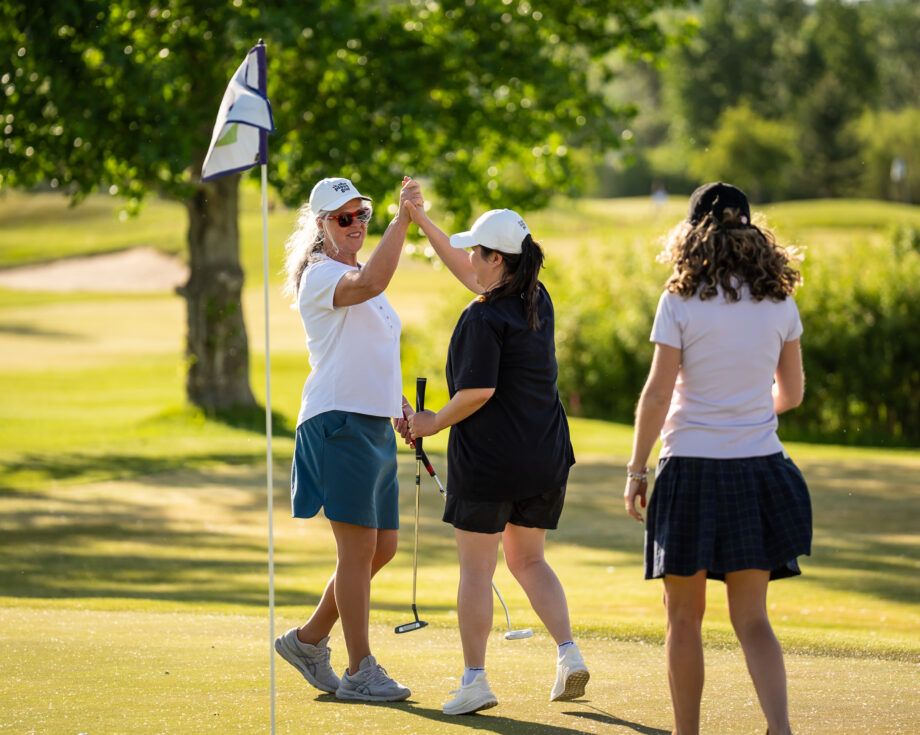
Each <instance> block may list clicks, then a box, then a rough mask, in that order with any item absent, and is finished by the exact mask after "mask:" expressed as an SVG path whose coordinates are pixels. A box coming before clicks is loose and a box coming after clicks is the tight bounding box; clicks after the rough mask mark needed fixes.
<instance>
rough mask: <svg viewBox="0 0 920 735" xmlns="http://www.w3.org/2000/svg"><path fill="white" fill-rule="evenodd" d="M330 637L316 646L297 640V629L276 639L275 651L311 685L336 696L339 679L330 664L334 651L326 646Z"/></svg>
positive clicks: (292, 629)
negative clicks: (331, 654) (330, 656)
mask: <svg viewBox="0 0 920 735" xmlns="http://www.w3.org/2000/svg"><path fill="white" fill-rule="evenodd" d="M328 642H329V636H326V637H325V638H323V639H322V640H321V641H320V642H319V643H317V644H316V645H315V646H312V645H310V644H309V643H302V642H301V641H299V640H298V639H297V628H291V629H290V630H289V631H288V632H287V633H284V634H283V635H279V636H278V637H277V638H275V650H276V651H277V652H278V653H279V654H280V656H281V658H283V659H284V660H285V661H287V662H288V663H289V664H290V665H291V666H293V667H294V668H295V669H297V670H298V671H299V672H300V673H301V674H302V675H303V678H304V679H306V680H307V681H308V682H310V684H312V685H313V686H315V687H316V688H317V689H319V690H320V691H323V692H329V693H330V694H334V693H335V690H336V689H338V688H339V684H340V683H341V682H340V681H339V677H338V676H337V675H336V673H335V671H333V670H332V666H331V665H330V664H329V654H330V653H331V652H332V649H330V648H329V646H327V645H326V644H327V643H328Z"/></svg>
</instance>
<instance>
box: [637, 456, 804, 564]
mask: <svg viewBox="0 0 920 735" xmlns="http://www.w3.org/2000/svg"><path fill="white" fill-rule="evenodd" d="M647 516H648V517H647V519H646V528H645V578H646V579H657V578H659V577H663V576H664V575H666V574H675V575H678V576H690V575H693V574H696V573H697V572H698V571H700V570H701V569H705V570H706V576H707V577H708V578H709V579H721V580H722V581H724V580H725V574H726V573H727V572H737V571H741V570H743V569H764V570H768V571H769V572H770V579H781V578H783V577H792V576H795V575H797V574H801V570H800V569H799V564H798V561H797V557H798V556H801V555H802V554H810V553H811V500H810V498H809V496H808V486H807V485H806V484H805V479H804V478H803V477H802V473H801V472H800V471H799V468H798V467H796V466H795V464H794V463H793V461H792V460H791V459H789V458H788V457H786V456H785V455H784V454H783V453H778V454H771V455H768V456H765V457H744V458H741V459H704V458H699V457H665V458H663V459H662V460H661V461H660V462H659V463H658V470H657V472H656V475H655V485H654V488H653V492H652V496H651V499H650V500H649V506H648V514H647Z"/></svg>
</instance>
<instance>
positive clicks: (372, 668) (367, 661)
mask: <svg viewBox="0 0 920 735" xmlns="http://www.w3.org/2000/svg"><path fill="white" fill-rule="evenodd" d="M410 694H412V692H410V691H409V689H408V687H404V686H403V685H402V684H400V683H399V682H398V681H395V680H393V679H391V678H390V677H389V676H388V675H387V672H386V669H384V668H383V666H381V665H380V664H378V663H377V659H375V658H374V657H373V656H371V655H367V656H365V657H364V658H363V659H362V661H361V666H360V667H359V668H358V670H357V671H356V672H355V673H354V674H349V673H348V671H347V670H346V671H345V673H344V674H342V683H341V684H339V688H338V689H337V690H336V692H335V696H337V697H338V698H339V699H352V700H360V701H364V702H399V701H401V700H403V699H407V698H408V697H409V695H410Z"/></svg>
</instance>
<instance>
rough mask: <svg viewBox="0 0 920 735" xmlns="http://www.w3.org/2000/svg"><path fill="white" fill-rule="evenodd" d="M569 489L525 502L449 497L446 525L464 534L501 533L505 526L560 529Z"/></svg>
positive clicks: (445, 509) (545, 494) (449, 495)
mask: <svg viewBox="0 0 920 735" xmlns="http://www.w3.org/2000/svg"><path fill="white" fill-rule="evenodd" d="M564 502H565V485H563V486H562V487H560V488H559V489H558V490H549V491H547V492H545V493H543V494H542V495H535V496H534V497H532V498H524V499H523V500H499V501H496V502H492V501H485V500H470V499H469V498H462V497H458V496H456V495H451V494H450V493H449V492H448V493H447V505H445V506H444V518H443V520H444V522H445V523H449V524H451V525H452V526H453V527H454V528H459V529H460V530H461V531H472V532H473V533H501V532H502V531H504V530H505V524H507V523H513V524H514V525H515V526H524V527H526V528H543V529H546V530H552V529H554V528H556V526H557V525H559V516H561V515H562V505H563V503H564Z"/></svg>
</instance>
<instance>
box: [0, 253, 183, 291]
mask: <svg viewBox="0 0 920 735" xmlns="http://www.w3.org/2000/svg"><path fill="white" fill-rule="evenodd" d="M187 280H188V266H186V265H185V264H184V263H183V262H182V261H181V260H179V259H178V258H176V257H175V256H172V255H166V254H165V253H162V252H160V251H159V250H156V249H155V248H151V247H140V248H133V249H131V250H122V251H120V252H117V253H106V254H104V255H91V256H87V257H81V258H64V259H61V260H56V261H54V262H52V263H45V264H42V265H27V266H22V267H20V268H9V269H6V270H0V287H3V288H12V289H17V290H19V291H62V292H76V291H96V292H113V293H140V292H144V293H155V292H159V291H172V290H174V289H175V288H176V287H177V286H181V285H183V284H184V283H185V282H186V281H187Z"/></svg>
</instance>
